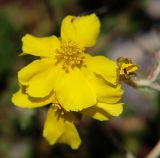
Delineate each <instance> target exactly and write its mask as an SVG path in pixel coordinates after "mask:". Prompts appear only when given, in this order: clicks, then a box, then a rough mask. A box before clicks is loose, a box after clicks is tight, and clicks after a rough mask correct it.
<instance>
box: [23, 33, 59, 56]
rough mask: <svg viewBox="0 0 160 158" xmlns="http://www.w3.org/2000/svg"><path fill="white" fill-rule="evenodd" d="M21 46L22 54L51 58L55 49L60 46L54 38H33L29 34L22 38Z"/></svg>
mask: <svg viewBox="0 0 160 158" xmlns="http://www.w3.org/2000/svg"><path fill="white" fill-rule="evenodd" d="M22 44H23V47H22V50H23V53H24V54H31V55H35V56H41V57H53V56H54V55H55V51H56V49H57V48H59V46H60V42H59V40H58V38H57V37H56V36H50V37H35V36H32V35H29V34H27V35H25V36H24V37H23V38H22Z"/></svg>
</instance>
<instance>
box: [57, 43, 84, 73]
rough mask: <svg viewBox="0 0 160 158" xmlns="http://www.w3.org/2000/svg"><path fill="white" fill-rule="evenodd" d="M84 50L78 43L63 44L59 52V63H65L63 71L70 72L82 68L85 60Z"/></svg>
mask: <svg viewBox="0 0 160 158" xmlns="http://www.w3.org/2000/svg"><path fill="white" fill-rule="evenodd" d="M83 54H84V48H81V47H80V46H79V45H78V44H77V43H75V42H72V41H68V42H63V43H62V44H61V47H60V48H59V49H58V50H57V55H56V57H57V63H59V62H61V61H62V62H63V69H65V71H67V72H68V71H69V69H70V68H72V69H73V68H74V67H75V66H77V67H81V66H82V65H83V59H84V56H83Z"/></svg>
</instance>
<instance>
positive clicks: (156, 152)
mask: <svg viewBox="0 0 160 158" xmlns="http://www.w3.org/2000/svg"><path fill="white" fill-rule="evenodd" d="M158 157H160V141H158V143H157V144H156V145H155V147H154V148H153V149H152V150H151V152H150V153H149V154H148V155H147V156H146V158H158Z"/></svg>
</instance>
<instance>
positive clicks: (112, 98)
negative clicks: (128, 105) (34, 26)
mask: <svg viewBox="0 0 160 158" xmlns="http://www.w3.org/2000/svg"><path fill="white" fill-rule="evenodd" d="M82 71H83V73H84V74H85V76H86V78H87V80H88V81H89V83H90V85H91V86H92V87H93V89H94V92H95V93H96V96H97V100H98V101H99V102H105V103H112V104H113V103H117V102H118V101H120V100H121V98H122V95H123V90H122V88H121V85H120V84H117V85H111V84H109V83H108V82H106V81H105V80H104V79H103V78H102V77H101V76H99V75H95V74H93V73H91V72H89V71H87V69H83V70H82Z"/></svg>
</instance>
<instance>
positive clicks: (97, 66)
mask: <svg viewBox="0 0 160 158" xmlns="http://www.w3.org/2000/svg"><path fill="white" fill-rule="evenodd" d="M99 29H100V22H99V19H98V18H97V16H96V15H95V14H91V15H88V16H81V17H75V16H67V17H65V18H64V19H63V21H62V26H61V37H60V38H57V37H56V36H54V35H53V36H50V37H43V38H38V37H34V36H32V35H29V34H27V35H25V36H24V37H23V39H22V42H23V48H22V49H23V53H22V54H31V55H34V56H39V57H40V59H37V60H35V61H33V62H32V63H31V64H29V65H28V66H26V67H24V68H23V69H22V70H20V71H19V73H18V80H19V83H20V84H21V85H24V86H26V93H27V94H28V95H29V96H31V97H35V98H44V97H47V96H49V95H50V93H52V91H54V92H55V94H56V97H57V99H58V100H59V103H60V104H61V105H62V106H63V108H64V109H65V110H67V111H80V110H82V109H85V108H88V107H91V106H93V105H96V103H97V102H98V98H105V102H107V103H117V101H118V100H120V98H121V95H122V90H121V87H119V86H117V85H116V80H117V65H116V62H115V61H112V60H109V59H107V58H106V57H104V56H94V57H93V56H91V55H89V54H86V53H85V52H86V51H85V48H86V47H91V46H93V45H94V44H95V42H96V38H97V36H98V34H99ZM102 79H103V81H102ZM99 85H101V88H100V86H99ZM97 87H98V88H97ZM113 87H114V88H113ZM97 89H98V91H97ZM110 89H113V91H114V92H115V94H114V95H113V96H110Z"/></svg>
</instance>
